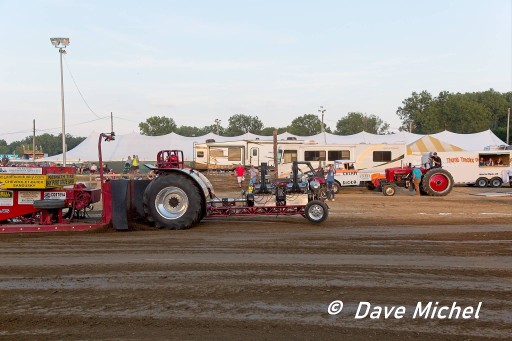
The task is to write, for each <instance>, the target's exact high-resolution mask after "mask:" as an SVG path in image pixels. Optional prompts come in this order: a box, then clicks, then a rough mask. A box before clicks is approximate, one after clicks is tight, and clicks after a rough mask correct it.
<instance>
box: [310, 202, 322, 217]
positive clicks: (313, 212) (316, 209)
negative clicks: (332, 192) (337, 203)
mask: <svg viewBox="0 0 512 341" xmlns="http://www.w3.org/2000/svg"><path fill="white" fill-rule="evenodd" d="M309 215H310V217H311V219H313V220H320V219H322V217H323V216H324V209H323V207H322V206H320V205H312V206H311V207H310V208H309Z"/></svg>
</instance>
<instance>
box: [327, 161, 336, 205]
mask: <svg viewBox="0 0 512 341" xmlns="http://www.w3.org/2000/svg"><path fill="white" fill-rule="evenodd" d="M325 185H326V192H327V200H329V199H330V200H331V201H334V168H333V167H332V166H329V167H328V168H327V176H326V178H325ZM331 196H332V199H331Z"/></svg>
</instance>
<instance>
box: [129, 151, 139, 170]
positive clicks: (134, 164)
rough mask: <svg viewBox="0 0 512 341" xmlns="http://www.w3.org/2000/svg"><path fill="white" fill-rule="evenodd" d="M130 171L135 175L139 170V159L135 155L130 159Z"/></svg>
mask: <svg viewBox="0 0 512 341" xmlns="http://www.w3.org/2000/svg"><path fill="white" fill-rule="evenodd" d="M131 170H132V172H133V173H137V171H138V170H139V157H138V156H137V155H135V154H134V155H133V158H132V168H131Z"/></svg>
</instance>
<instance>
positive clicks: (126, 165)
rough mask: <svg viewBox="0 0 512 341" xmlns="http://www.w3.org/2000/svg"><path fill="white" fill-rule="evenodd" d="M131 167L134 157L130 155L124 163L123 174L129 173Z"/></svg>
mask: <svg viewBox="0 0 512 341" xmlns="http://www.w3.org/2000/svg"><path fill="white" fill-rule="evenodd" d="M131 168H132V157H131V156H130V155H128V158H127V159H126V162H125V163H124V169H123V174H126V173H128V172H129V171H130V169H131Z"/></svg>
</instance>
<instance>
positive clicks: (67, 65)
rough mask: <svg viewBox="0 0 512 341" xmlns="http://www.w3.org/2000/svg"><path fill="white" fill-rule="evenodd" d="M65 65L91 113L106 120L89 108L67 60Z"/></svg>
mask: <svg viewBox="0 0 512 341" xmlns="http://www.w3.org/2000/svg"><path fill="white" fill-rule="evenodd" d="M64 63H65V64H66V68H67V69H68V72H69V75H70V76H71V79H72V80H73V84H75V88H76V90H77V91H78V93H79V94H80V97H81V98H82V100H83V101H84V103H85V105H86V106H87V108H89V111H90V112H91V113H93V114H94V116H96V117H97V118H105V117H107V116H104V117H101V116H100V115H98V114H96V113H95V112H94V110H92V109H91V107H90V106H89V103H87V101H86V100H85V98H84V96H83V95H82V92H81V91H80V89H79V88H78V84H76V81H75V77H73V73H72V72H71V68H70V67H69V64H68V61H67V60H66V58H65V59H64Z"/></svg>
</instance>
